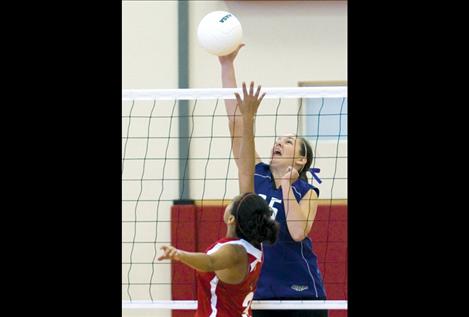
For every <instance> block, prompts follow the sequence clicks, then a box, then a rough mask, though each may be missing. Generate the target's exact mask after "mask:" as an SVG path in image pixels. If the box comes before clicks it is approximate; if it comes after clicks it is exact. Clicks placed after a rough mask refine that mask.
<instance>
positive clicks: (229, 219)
mask: <svg viewBox="0 0 469 317" xmlns="http://www.w3.org/2000/svg"><path fill="white" fill-rule="evenodd" d="M240 197H241V196H240V195H238V196H236V197H235V198H234V199H233V201H232V202H231V203H230V204H229V205H228V206H226V208H225V213H224V214H223V221H224V222H225V223H226V224H230V223H232V222H233V221H234V216H233V215H232V213H231V210H232V209H233V204H234V203H235V201H237V200H239V198H240Z"/></svg>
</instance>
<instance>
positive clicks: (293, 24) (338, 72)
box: [189, 1, 347, 88]
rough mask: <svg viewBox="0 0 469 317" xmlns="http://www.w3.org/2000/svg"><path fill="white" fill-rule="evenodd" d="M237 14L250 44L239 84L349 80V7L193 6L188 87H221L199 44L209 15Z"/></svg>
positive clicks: (213, 62) (240, 63)
mask: <svg viewBox="0 0 469 317" xmlns="http://www.w3.org/2000/svg"><path fill="white" fill-rule="evenodd" d="M216 10H224V11H228V12H231V13H233V14H234V15H235V16H236V17H237V18H238V20H239V21H240V23H241V25H242V27H243V35H244V36H243V42H244V43H245V44H246V46H245V47H243V48H242V49H241V51H240V53H239V55H238V57H237V62H236V68H237V75H238V79H239V80H238V84H240V82H241V81H243V80H244V81H251V80H254V81H255V82H258V83H261V84H262V85H264V86H266V87H276V86H280V87H281V86H286V87H289V86H297V85H298V82H299V81H332V80H334V81H335V80H339V81H345V80H347V3H346V1H191V2H190V27H191V30H192V32H190V45H189V46H190V49H191V50H190V52H189V54H190V65H191V69H190V84H191V87H193V88H196V87H197V88H200V87H220V86H221V81H220V76H219V66H218V60H217V58H216V57H215V56H213V55H210V54H208V53H206V52H205V51H204V50H203V49H202V48H201V47H200V46H199V45H198V44H197V38H196V30H197V25H198V23H199V22H200V20H201V19H202V18H203V17H204V16H205V15H206V14H207V13H209V12H211V11H216Z"/></svg>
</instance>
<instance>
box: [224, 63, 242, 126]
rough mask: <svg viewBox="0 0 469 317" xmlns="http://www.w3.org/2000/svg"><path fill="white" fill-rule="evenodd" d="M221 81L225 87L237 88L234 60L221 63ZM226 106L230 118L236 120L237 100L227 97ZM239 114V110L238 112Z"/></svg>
mask: <svg viewBox="0 0 469 317" xmlns="http://www.w3.org/2000/svg"><path fill="white" fill-rule="evenodd" d="M221 81H222V86H223V88H236V87H237V85H236V76H235V69H234V65H233V62H232V61H226V62H223V63H221ZM225 108H226V112H227V114H228V117H229V119H230V120H234V118H235V117H234V115H235V111H236V100H235V99H225ZM237 114H238V115H239V111H238V113H237Z"/></svg>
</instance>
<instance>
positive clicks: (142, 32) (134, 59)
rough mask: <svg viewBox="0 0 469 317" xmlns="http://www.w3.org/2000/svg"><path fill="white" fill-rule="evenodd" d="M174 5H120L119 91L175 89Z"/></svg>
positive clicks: (136, 2) (172, 3)
mask: <svg viewBox="0 0 469 317" xmlns="http://www.w3.org/2000/svg"><path fill="white" fill-rule="evenodd" d="M177 23H178V22H177V2H176V1H123V2H122V87H123V88H124V89H131V88H140V89H143V88H177V84H178V76H177V62H178V61H177Z"/></svg>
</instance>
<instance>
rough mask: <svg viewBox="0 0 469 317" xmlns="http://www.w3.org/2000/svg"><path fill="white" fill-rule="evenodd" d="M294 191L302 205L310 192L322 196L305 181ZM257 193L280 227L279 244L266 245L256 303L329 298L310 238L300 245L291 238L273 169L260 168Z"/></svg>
mask: <svg viewBox="0 0 469 317" xmlns="http://www.w3.org/2000/svg"><path fill="white" fill-rule="evenodd" d="M292 189H293V192H294V195H295V198H296V200H297V201H298V202H300V200H301V199H302V198H303V196H304V195H305V194H306V193H307V192H308V191H309V190H310V189H312V190H314V191H315V192H316V194H317V195H318V196H319V190H318V189H317V188H316V187H314V186H313V185H311V184H309V183H308V182H306V181H305V180H302V179H298V180H296V181H295V182H294V183H293V184H292ZM254 190H255V192H256V193H257V194H258V195H259V196H261V197H262V198H264V199H265V200H266V201H267V203H268V204H269V206H270V207H271V208H272V209H273V211H274V215H275V219H276V220H277V221H278V223H279V224H280V232H279V239H278V241H277V242H276V243H275V244H274V245H269V244H267V243H264V244H263V250H264V265H263V267H262V271H261V275H260V278H259V281H258V283H257V290H256V292H255V294H254V299H275V298H282V299H302V298H304V299H316V298H318V299H324V298H325V297H326V294H325V291H324V286H323V282H322V277H321V273H320V272H319V269H318V262H317V257H316V255H315V254H314V252H313V245H312V241H311V239H310V238H309V237H306V238H305V239H304V240H303V241H299V242H297V241H294V240H293V239H292V237H291V236H290V233H289V231H288V228H287V222H286V216H285V210H284V205H283V194H282V188H281V187H279V188H278V189H277V188H275V181H274V178H273V176H272V173H271V172H270V166H269V165H267V164H264V163H258V164H257V165H256V171H255V173H254Z"/></svg>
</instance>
